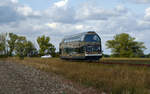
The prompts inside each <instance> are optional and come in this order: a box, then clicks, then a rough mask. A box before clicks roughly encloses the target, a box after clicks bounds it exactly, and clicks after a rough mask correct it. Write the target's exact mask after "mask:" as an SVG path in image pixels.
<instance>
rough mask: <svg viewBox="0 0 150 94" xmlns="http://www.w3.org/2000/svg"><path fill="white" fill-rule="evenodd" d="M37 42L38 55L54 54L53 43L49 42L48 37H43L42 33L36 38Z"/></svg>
mask: <svg viewBox="0 0 150 94" xmlns="http://www.w3.org/2000/svg"><path fill="white" fill-rule="evenodd" d="M37 43H38V45H39V47H40V49H39V54H40V56H42V55H46V54H50V55H52V56H55V50H56V49H55V47H54V45H53V44H51V43H50V38H49V37H45V36H44V35H43V36H41V37H38V38H37Z"/></svg>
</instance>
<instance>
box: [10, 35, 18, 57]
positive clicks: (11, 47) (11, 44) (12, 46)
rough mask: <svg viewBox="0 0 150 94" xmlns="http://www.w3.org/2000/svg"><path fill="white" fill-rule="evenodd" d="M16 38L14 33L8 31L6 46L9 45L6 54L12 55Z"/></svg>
mask: <svg viewBox="0 0 150 94" xmlns="http://www.w3.org/2000/svg"><path fill="white" fill-rule="evenodd" d="M17 39H18V36H17V35H16V34H13V33H9V40H8V47H9V52H8V55H9V56H12V55H13V52H14V49H15V46H16V42H17Z"/></svg>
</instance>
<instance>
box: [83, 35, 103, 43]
mask: <svg viewBox="0 0 150 94" xmlns="http://www.w3.org/2000/svg"><path fill="white" fill-rule="evenodd" d="M84 41H85V42H100V38H99V36H98V35H96V34H88V35H86V36H85V38H84Z"/></svg>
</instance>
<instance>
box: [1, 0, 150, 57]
mask: <svg viewBox="0 0 150 94" xmlns="http://www.w3.org/2000/svg"><path fill="white" fill-rule="evenodd" d="M86 31H96V32H97V33H98V34H99V36H100V37H101V39H102V46H103V51H104V53H105V54H110V49H107V47H106V46H105V44H106V41H107V40H111V39H113V37H114V36H115V35H116V34H120V33H128V34H130V35H131V36H132V37H135V38H136V41H140V42H144V44H145V46H146V48H147V49H146V50H145V53H146V54H147V53H150V44H149V43H150V37H149V36H150V0H0V33H6V32H13V33H15V34H18V35H22V36H26V37H27V39H28V40H31V41H32V42H33V43H34V44H35V45H36V46H37V43H36V38H37V37H38V36H41V35H46V36H49V37H50V38H51V43H53V44H54V45H55V47H56V48H57V51H58V48H59V43H60V42H61V40H62V38H64V37H65V36H67V35H72V34H77V33H81V32H86Z"/></svg>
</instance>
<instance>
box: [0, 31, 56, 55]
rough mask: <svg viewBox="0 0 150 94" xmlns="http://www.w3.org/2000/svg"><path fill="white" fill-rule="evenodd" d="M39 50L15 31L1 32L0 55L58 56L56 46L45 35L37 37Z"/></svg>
mask: <svg viewBox="0 0 150 94" xmlns="http://www.w3.org/2000/svg"><path fill="white" fill-rule="evenodd" d="M37 43H38V45H39V50H37V47H35V45H34V44H33V43H32V42H31V41H29V40H27V38H26V37H25V36H19V35H16V34H14V33H1V34H0V57H8V56H9V57H11V56H19V57H21V58H23V57H38V56H43V55H46V54H50V55H51V56H53V57H56V56H57V55H58V54H57V53H56V48H55V47H54V45H53V44H51V43H50V37H46V36H45V35H43V36H39V37H37Z"/></svg>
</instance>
